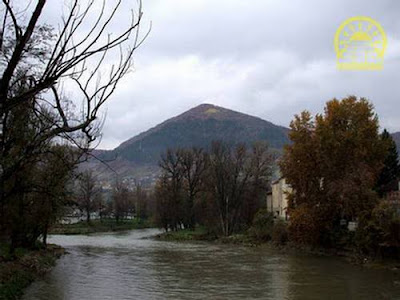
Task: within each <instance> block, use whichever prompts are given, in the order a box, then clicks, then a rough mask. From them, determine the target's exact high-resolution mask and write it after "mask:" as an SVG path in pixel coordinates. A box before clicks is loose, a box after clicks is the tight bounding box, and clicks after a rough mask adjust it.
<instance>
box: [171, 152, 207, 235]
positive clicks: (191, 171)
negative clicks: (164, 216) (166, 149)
mask: <svg viewBox="0 0 400 300" xmlns="http://www.w3.org/2000/svg"><path fill="white" fill-rule="evenodd" d="M178 155H179V156H180V157H181V159H180V161H181V168H182V173H183V178H184V191H185V203H184V216H185V217H184V225H185V227H188V228H191V229H194V228H195V225H196V219H195V210H194V204H195V200H196V197H197V195H198V194H199V192H200V191H201V187H202V180H203V174H204V172H205V170H206V168H207V154H206V153H204V151H203V150H202V149H199V148H192V149H181V150H179V151H178Z"/></svg>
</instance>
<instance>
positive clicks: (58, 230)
mask: <svg viewBox="0 0 400 300" xmlns="http://www.w3.org/2000/svg"><path fill="white" fill-rule="evenodd" d="M151 227H154V226H153V225H152V223H151V222H150V221H147V220H144V221H143V220H137V219H132V220H120V221H118V222H117V221H116V220H115V219H101V220H92V221H90V222H89V223H88V222H86V221H81V222H78V223H75V224H58V225H55V226H54V227H53V228H52V229H51V230H50V232H49V233H50V234H89V233H96V232H112V231H123V230H132V229H144V228H151Z"/></svg>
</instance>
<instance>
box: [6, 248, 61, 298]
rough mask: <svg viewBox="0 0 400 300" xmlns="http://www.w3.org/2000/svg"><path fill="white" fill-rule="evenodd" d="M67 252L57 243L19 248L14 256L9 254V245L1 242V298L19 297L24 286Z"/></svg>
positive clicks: (44, 272) (47, 269) (48, 269)
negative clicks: (31, 247)
mask: <svg viewBox="0 0 400 300" xmlns="http://www.w3.org/2000/svg"><path fill="white" fill-rule="evenodd" d="M64 253H65V251H64V249H63V248H61V247H59V246H56V245H48V246H47V248H43V247H40V246H39V248H38V249H35V250H27V249H23V248H17V249H16V250H15V254H14V257H11V256H10V255H9V245H8V244H5V243H0V299H5V300H6V299H7V300H8V299H10V300H11V299H19V298H20V297H21V296H22V294H23V290H24V288H26V287H27V286H28V285H29V284H30V283H31V282H32V281H34V280H35V279H37V278H40V277H42V276H43V275H44V274H46V273H47V272H49V271H50V270H51V269H52V267H53V266H54V265H55V262H56V260H57V259H58V258H59V257H60V256H61V255H63V254H64Z"/></svg>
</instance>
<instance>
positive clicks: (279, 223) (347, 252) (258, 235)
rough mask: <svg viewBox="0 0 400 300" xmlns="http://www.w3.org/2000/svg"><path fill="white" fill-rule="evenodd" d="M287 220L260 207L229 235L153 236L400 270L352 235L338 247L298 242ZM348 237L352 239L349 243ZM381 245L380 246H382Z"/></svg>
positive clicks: (187, 233)
mask: <svg viewBox="0 0 400 300" xmlns="http://www.w3.org/2000/svg"><path fill="white" fill-rule="evenodd" d="M288 225H289V224H288V223H287V222H285V221H283V220H280V219H274V218H273V216H272V215H271V214H270V213H268V212H267V211H266V210H260V211H259V212H258V213H257V214H256V216H255V218H254V222H253V225H252V226H251V227H250V228H249V229H248V230H244V231H242V232H241V233H237V234H233V235H230V236H221V235H217V234H215V233H213V232H211V231H209V230H207V229H206V228H205V227H198V228H196V229H195V230H189V229H182V230H178V231H168V232H164V233H162V234H159V235H157V236H156V239H159V240H165V241H212V242H216V243H226V244H240V245H244V246H267V247H274V248H275V249H277V250H279V251H280V252H282V253H292V254H306V255H318V256H337V257H342V258H344V259H345V260H346V261H348V262H350V263H352V264H357V265H364V266H366V267H371V268H385V269H390V270H395V271H399V270H400V262H399V260H398V259H395V258H393V256H388V255H383V253H384V252H385V251H384V250H383V248H382V251H379V252H380V253H381V254H380V255H371V254H368V253H365V252H364V251H362V248H360V246H359V245H358V243H359V241H358V240H357V238H355V236H354V235H350V234H349V238H350V236H352V237H353V238H352V239H351V238H350V239H349V241H348V243H346V244H337V247H330V248H326V247H321V246H316V245H314V246H311V245H306V244H298V243H296V242H294V241H292V240H291V239H290V229H289V228H288ZM351 240H353V241H352V242H351ZM382 247H383V246H382Z"/></svg>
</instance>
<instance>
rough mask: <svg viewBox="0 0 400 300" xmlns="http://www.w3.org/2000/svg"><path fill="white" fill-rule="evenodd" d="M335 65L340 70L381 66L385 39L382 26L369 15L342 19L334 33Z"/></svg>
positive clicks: (380, 67) (378, 67)
mask: <svg viewBox="0 0 400 300" xmlns="http://www.w3.org/2000/svg"><path fill="white" fill-rule="evenodd" d="M334 45H335V52H336V59H337V67H338V68H339V69H341V70H380V69H382V68H383V57H384V54H385V50H386V46H387V39H386V34H385V31H384V30H383V28H382V26H381V25H380V24H379V23H378V22H377V21H375V20H373V19H371V18H369V17H352V18H349V19H347V20H346V21H344V22H343V23H342V24H341V25H340V26H339V28H338V30H337V31H336V34H335V40H334Z"/></svg>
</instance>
